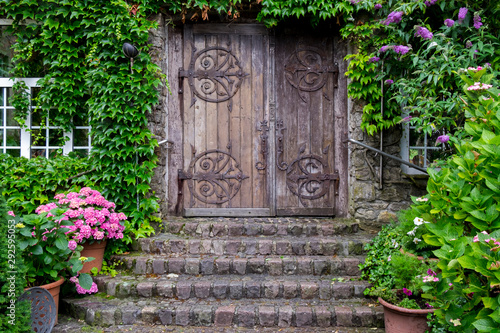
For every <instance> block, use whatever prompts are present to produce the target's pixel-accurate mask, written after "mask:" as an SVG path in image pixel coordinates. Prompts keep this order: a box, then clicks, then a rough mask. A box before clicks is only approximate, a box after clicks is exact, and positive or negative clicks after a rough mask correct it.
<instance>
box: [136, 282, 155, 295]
mask: <svg viewBox="0 0 500 333" xmlns="http://www.w3.org/2000/svg"><path fill="white" fill-rule="evenodd" d="M153 288H154V283H153V282H141V283H138V284H137V295H139V296H141V297H151V296H153Z"/></svg>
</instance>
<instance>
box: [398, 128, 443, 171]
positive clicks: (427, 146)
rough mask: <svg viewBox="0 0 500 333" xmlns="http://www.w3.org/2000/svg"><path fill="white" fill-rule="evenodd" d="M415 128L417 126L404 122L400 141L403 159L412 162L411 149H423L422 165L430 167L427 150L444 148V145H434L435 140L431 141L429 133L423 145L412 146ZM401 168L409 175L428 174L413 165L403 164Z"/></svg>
mask: <svg viewBox="0 0 500 333" xmlns="http://www.w3.org/2000/svg"><path fill="white" fill-rule="evenodd" d="M415 128H416V126H412V125H410V124H409V123H403V135H402V137H401V141H400V148H401V159H403V160H405V161H408V162H410V163H412V162H411V161H410V150H412V149H419V150H422V151H423V153H424V155H423V156H424V165H423V166H421V167H423V168H427V167H429V165H428V164H427V152H428V151H429V150H440V149H442V147H437V146H433V145H432V144H433V142H429V137H428V135H427V134H426V135H425V138H424V145H423V146H410V131H412V130H415ZM431 163H432V162H431ZM401 170H402V171H403V173H405V174H407V175H427V173H425V172H422V171H420V170H417V169H415V168H412V167H411V166H408V165H406V164H401Z"/></svg>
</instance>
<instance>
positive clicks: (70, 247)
mask: <svg viewBox="0 0 500 333" xmlns="http://www.w3.org/2000/svg"><path fill="white" fill-rule="evenodd" d="M76 246H77V244H76V242H75V241H74V240H70V241H69V242H68V249H70V250H71V251H74V250H75V249H76Z"/></svg>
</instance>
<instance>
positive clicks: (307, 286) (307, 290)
mask: <svg viewBox="0 0 500 333" xmlns="http://www.w3.org/2000/svg"><path fill="white" fill-rule="evenodd" d="M318 291H319V286H318V284H317V283H315V282H305V281H301V282H300V297H301V298H302V299H313V298H317V297H318Z"/></svg>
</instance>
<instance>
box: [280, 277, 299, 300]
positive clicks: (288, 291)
mask: <svg viewBox="0 0 500 333" xmlns="http://www.w3.org/2000/svg"><path fill="white" fill-rule="evenodd" d="M297 295H298V284H297V282H294V281H285V282H283V297H284V298H288V299H290V298H295V297H297Z"/></svg>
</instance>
